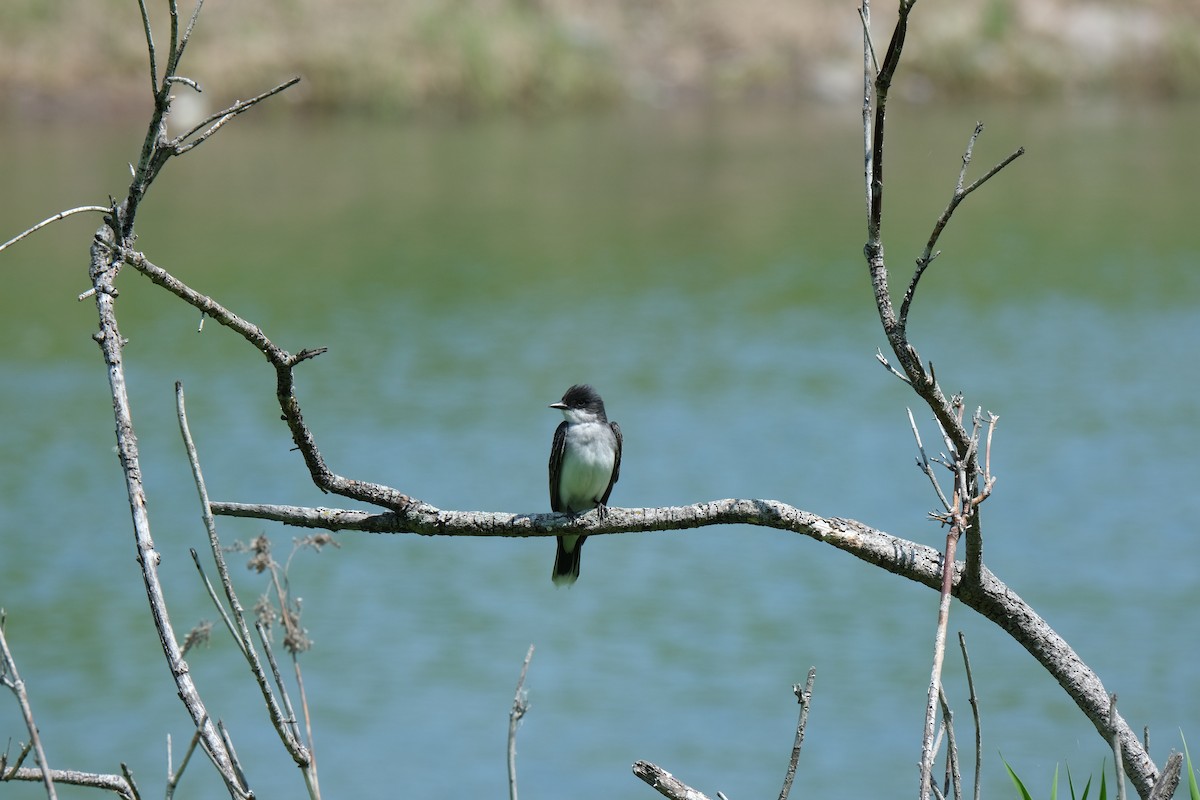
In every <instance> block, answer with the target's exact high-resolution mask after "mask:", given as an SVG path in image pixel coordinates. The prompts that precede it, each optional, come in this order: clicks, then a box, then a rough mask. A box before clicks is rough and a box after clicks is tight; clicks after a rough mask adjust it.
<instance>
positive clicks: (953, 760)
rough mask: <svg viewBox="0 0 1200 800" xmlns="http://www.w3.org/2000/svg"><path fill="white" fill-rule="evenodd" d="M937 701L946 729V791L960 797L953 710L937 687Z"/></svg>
mask: <svg viewBox="0 0 1200 800" xmlns="http://www.w3.org/2000/svg"><path fill="white" fill-rule="evenodd" d="M938 702H939V703H940V704H941V707H942V728H943V729H944V730H945V731H946V773H947V777H948V778H949V782H950V788H949V789H947V791H946V793H947V794H951V796H952V797H955V798H961V797H962V771H961V770H960V769H959V765H958V742H957V741H956V740H955V738H954V712H953V711H951V710H950V704H949V703H947V702H946V693H945V692H944V691H943V690H942V689H941V688H940V687H939V688H938Z"/></svg>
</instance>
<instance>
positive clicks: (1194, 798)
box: [1179, 730, 1200, 800]
mask: <svg viewBox="0 0 1200 800" xmlns="http://www.w3.org/2000/svg"><path fill="white" fill-rule="evenodd" d="M1179 738H1180V739H1183V756H1184V759H1185V760H1186V761H1187V771H1188V797H1190V798H1191V800H1200V786H1197V785H1196V771H1195V770H1193V769H1192V754H1191V753H1189V752H1188V749H1187V739H1184V738H1183V731H1182V730H1181V731H1179Z"/></svg>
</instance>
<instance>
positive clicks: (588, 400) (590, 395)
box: [550, 383, 604, 418]
mask: <svg viewBox="0 0 1200 800" xmlns="http://www.w3.org/2000/svg"><path fill="white" fill-rule="evenodd" d="M550 407H551V408H558V409H580V410H587V411H591V412H593V413H595V414H598V415H599V416H600V417H601V418H603V417H604V401H603V400H601V399H600V393H599V392H597V391H596V390H595V389H593V388H592V387H591V386H589V385H588V384H586V383H577V384H575V385H574V386H572V387H571V388H570V389H567V391H566V392H565V393H564V394H563V396H562V400H560V401H559V402H557V403H554V404H552V405H551V406H550Z"/></svg>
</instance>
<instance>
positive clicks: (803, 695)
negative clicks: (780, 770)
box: [779, 667, 817, 800]
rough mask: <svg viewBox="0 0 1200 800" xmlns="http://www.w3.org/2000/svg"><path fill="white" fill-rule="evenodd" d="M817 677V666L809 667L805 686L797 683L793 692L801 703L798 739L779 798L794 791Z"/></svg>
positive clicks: (794, 744) (797, 731)
mask: <svg viewBox="0 0 1200 800" xmlns="http://www.w3.org/2000/svg"><path fill="white" fill-rule="evenodd" d="M816 679H817V668H816V667H809V668H808V679H807V680H805V682H804V686H801V685H800V684H798V683H797V684H796V685H794V686H793V687H792V692H793V693H794V694H795V695H796V700H797V701H798V702H799V703H800V721H799V722H797V723H796V741H795V742H794V743H793V744H792V756H791V758H790V759H788V768H787V772H786V773H785V774H784V776H783V788H782V789H780V790H779V800H787V798H788V795H789V794H790V793H791V791H792V781H793V780H795V778H796V765H797V763H799V761H800V748H801V747H802V746H803V745H804V729H805V728H806V727H807V726H808V707H809V704H810V703H811V701H812V689H813V681H815V680H816Z"/></svg>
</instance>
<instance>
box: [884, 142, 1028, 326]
mask: <svg viewBox="0 0 1200 800" xmlns="http://www.w3.org/2000/svg"><path fill="white" fill-rule="evenodd" d="M981 133H983V123H982V122H978V123H976V124H975V130H974V131H972V132H971V137H970V139H969V140H968V141H967V149H966V150H965V151H964V152H963V155H962V168H961V169H960V170H959V171H958V180H957V181H956V182H955V184H954V193H953V194H952V195H951V197H950V202H949V203H948V204H947V205H946V208H945V209H944V210H943V211H942V214H941V216H939V217H938V219H937V222H935V223H934V225H933V232H932V233H931V234H930V235H929V241H928V242H927V243H926V245H925V250H924V251H923V252H922V253H921V255H920V256H919V257H918V258H917V269H916V271H915V272H914V273H913V276H912V280H911V281H909V284H908V290H907V291H906V292H905V293H904V300H903V301H902V302H901V304H900V325H901V327H903V326H905V325H907V323H908V311H909V309H910V308H911V306H912V301H913V297H914V296H915V295H916V293H917V284H918V283H920V281H921V277H922V276H923V275H924V274H925V270H926V268H928V267H929V265H930V264H931V263H933V260H934V259H935V258H937V257H938V255H939V254H940V252H941V251H938V250H935V249H934V248H936V247H937V241H938V239H939V238H940V237H941V235H942V231H944V230H945V229H946V225H948V224H949V222H950V217H951V216H953V214H954V211H955V210H956V209H957V208H958V206H959V204H960V203H962V201H963V200H965V199H967V196H968V195H970V194H971V192H973V191H975V190H976V189H978V188H979V187H980V186H982V185H983V184H985V183H987V182H988V181H989V180H990V179H991V178H992V176H994V175H995V174H996V173H997V172H999V171H1000V170H1002V169H1004V168H1005V167H1007V166H1008V165H1009V164H1011V163H1012V162H1013V161H1015V160H1016V159H1017V158H1019V157H1020V156H1022V155H1023V154H1024V153H1025V148H1024V147H1018V148H1017V149H1016V150H1015V151H1013V152H1012V153H1010V154H1009V155H1008V156H1007V157H1006V158H1004V159H1003V160H1002V161H1000V162H999V163H998V164H996V165H995V166H993V167H992V168H991V169H989V170H988V171H987V172H985V173H984V174H983V175H982V176H981V177H980V178H979V179H978V180H976V181H974V182H973V183H972V184H971V185H969V186H967V187H965V188H964V187H963V181H965V180H966V173H967V165H969V164H970V163H971V158H972V155H973V151H974V149H975V142H976V141H977V140H978V139H979V134H981Z"/></svg>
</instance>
